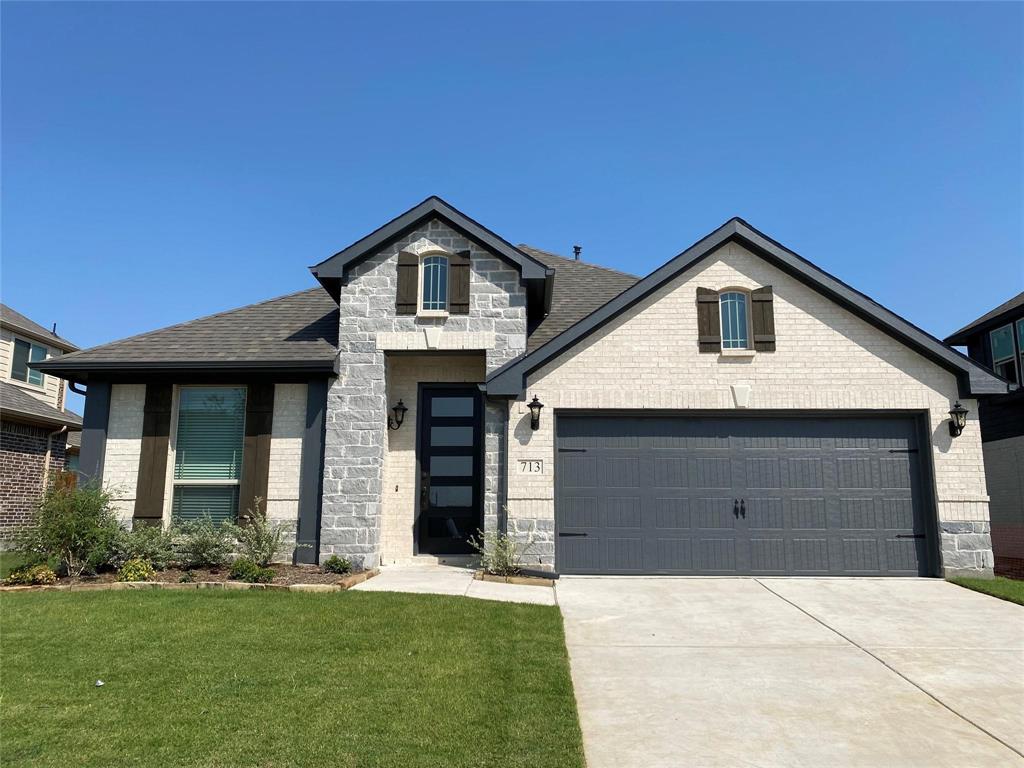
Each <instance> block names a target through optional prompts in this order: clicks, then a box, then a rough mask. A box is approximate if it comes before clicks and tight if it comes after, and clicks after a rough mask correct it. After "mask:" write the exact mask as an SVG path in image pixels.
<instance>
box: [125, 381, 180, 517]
mask: <svg viewBox="0 0 1024 768" xmlns="http://www.w3.org/2000/svg"><path fill="white" fill-rule="evenodd" d="M172 392H173V387H172V385H171V384H162V383H161V384H147V385H146V402H145V405H144V406H143V415H142V447H141V452H140V454H139V475H138V478H137V481H136V490H135V511H134V512H133V513H132V524H133V525H138V524H139V523H140V522H141V523H142V524H143V525H146V524H150V525H160V524H161V523H162V522H163V516H164V486H165V484H166V480H167V443H168V440H169V439H170V434H171V393H172Z"/></svg>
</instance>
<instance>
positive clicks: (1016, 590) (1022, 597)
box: [950, 576, 1024, 605]
mask: <svg viewBox="0 0 1024 768" xmlns="http://www.w3.org/2000/svg"><path fill="white" fill-rule="evenodd" d="M950 581H951V582H953V583H954V584H958V585H960V586H961V587H967V589H973V590H974V591H975V592H984V593H985V594H986V595H992V597H998V598H1000V599H1002V600H1009V601H1010V602H1011V603H1017V605H1024V581H1019V580H1017V579H1005V578H1003V577H1001V576H997V577H996V578H994V579H967V578H962V579H961V578H957V579H950Z"/></svg>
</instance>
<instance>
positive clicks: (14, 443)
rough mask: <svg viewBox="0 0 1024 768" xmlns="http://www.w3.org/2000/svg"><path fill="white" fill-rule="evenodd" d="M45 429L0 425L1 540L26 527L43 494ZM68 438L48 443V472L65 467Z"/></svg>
mask: <svg viewBox="0 0 1024 768" xmlns="http://www.w3.org/2000/svg"><path fill="white" fill-rule="evenodd" d="M51 431H52V430H51V429H50V428H48V427H34V426H30V425H27V424H17V423H14V422H8V421H3V422H0V540H4V539H7V538H9V536H10V534H11V532H13V531H14V530H15V529H17V528H18V527H20V526H23V525H25V524H26V523H27V522H28V521H29V520H30V519H31V518H32V514H33V513H34V511H35V508H36V504H37V503H38V502H39V497H40V496H41V495H42V493H43V480H44V476H43V475H44V467H45V465H46V448H47V440H48V439H49V435H50V433H51ZM66 445H67V437H66V436H65V435H57V436H56V437H54V438H52V440H50V471H51V472H55V471H59V470H62V469H63V468H64V458H65V448H66Z"/></svg>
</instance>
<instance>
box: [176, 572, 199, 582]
mask: <svg viewBox="0 0 1024 768" xmlns="http://www.w3.org/2000/svg"><path fill="white" fill-rule="evenodd" d="M195 580H196V575H195V574H194V573H192V571H185V572H184V573H183V574H181V576H179V577H178V583H179V584H192V583H193V582H194V581H195Z"/></svg>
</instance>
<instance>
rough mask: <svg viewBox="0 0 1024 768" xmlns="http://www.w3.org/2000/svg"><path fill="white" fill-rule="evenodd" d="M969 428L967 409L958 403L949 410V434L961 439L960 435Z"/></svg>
mask: <svg viewBox="0 0 1024 768" xmlns="http://www.w3.org/2000/svg"><path fill="white" fill-rule="evenodd" d="M966 426H967V409H966V408H964V407H963V406H962V405H960V401H959V400H957V401H956V405H954V406H953V407H952V408H950V409H949V434H950V435H951V436H953V437H960V433H961V432H963V431H964V427H966Z"/></svg>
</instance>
